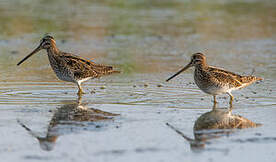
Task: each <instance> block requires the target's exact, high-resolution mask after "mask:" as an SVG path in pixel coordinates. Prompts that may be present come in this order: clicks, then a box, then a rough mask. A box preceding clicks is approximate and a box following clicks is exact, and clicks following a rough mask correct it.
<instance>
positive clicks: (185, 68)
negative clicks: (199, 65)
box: [166, 63, 191, 82]
mask: <svg viewBox="0 0 276 162" xmlns="http://www.w3.org/2000/svg"><path fill="white" fill-rule="evenodd" d="M190 66H191V63H189V64H188V65H186V66H185V67H184V68H182V69H181V70H179V71H178V72H177V73H175V74H174V75H173V76H171V77H170V78H169V79H167V80H166V82H168V81H170V80H171V79H172V78H174V77H176V76H177V75H179V74H180V73H182V72H183V71H185V70H187V69H188V68H189V67H190Z"/></svg>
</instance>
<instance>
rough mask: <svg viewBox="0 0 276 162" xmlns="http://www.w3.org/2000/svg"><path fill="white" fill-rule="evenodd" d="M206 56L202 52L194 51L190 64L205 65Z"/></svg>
mask: <svg viewBox="0 0 276 162" xmlns="http://www.w3.org/2000/svg"><path fill="white" fill-rule="evenodd" d="M205 64H206V57H205V55H204V54H202V53H195V54H193V55H192V57H191V62H190V66H197V65H205Z"/></svg>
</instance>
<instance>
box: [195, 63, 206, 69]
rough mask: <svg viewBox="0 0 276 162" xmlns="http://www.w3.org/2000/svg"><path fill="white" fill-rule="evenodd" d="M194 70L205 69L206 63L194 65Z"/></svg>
mask: <svg viewBox="0 0 276 162" xmlns="http://www.w3.org/2000/svg"><path fill="white" fill-rule="evenodd" d="M196 68H197V69H202V70H203V69H207V68H208V65H207V64H206V62H202V63H201V64H197V65H196Z"/></svg>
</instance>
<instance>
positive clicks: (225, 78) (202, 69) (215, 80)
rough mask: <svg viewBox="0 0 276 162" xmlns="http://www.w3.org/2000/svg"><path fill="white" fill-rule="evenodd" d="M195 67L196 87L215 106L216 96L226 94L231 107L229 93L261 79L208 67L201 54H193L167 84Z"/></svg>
mask: <svg viewBox="0 0 276 162" xmlns="http://www.w3.org/2000/svg"><path fill="white" fill-rule="evenodd" d="M192 66H194V67H195V71H194V80H195V83H196V85H197V86H198V87H199V88H200V89H201V90H202V91H203V92H205V93H207V94H210V95H213V97H214V104H216V103H217V102H216V95H219V94H224V93H227V94H228V95H229V96H230V102H229V103H230V105H231V106H232V102H233V99H234V97H233V95H232V94H231V91H233V90H237V89H241V88H244V87H246V86H248V85H250V84H252V83H254V82H256V81H258V80H262V78H258V77H255V76H241V75H238V74H235V73H232V72H229V71H226V70H223V69H220V68H217V67H213V66H209V65H208V64H207V63H206V57H205V55H204V54H202V53H195V54H193V55H192V57H191V61H190V63H189V64H188V65H186V66H185V67H184V68H182V69H181V70H180V71H178V72H177V73H176V74H174V75H173V76H171V77H170V78H169V79H167V80H166V81H167V82H168V81H169V80H171V79H172V78H174V77H175V76H177V75H178V74H180V73H181V72H183V71H185V70H187V69H188V68H189V67H192Z"/></svg>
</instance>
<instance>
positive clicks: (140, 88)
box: [0, 0, 276, 161]
mask: <svg viewBox="0 0 276 162" xmlns="http://www.w3.org/2000/svg"><path fill="white" fill-rule="evenodd" d="M45 33H49V34H51V35H52V36H53V37H54V38H55V40H56V42H57V47H58V48H59V49H60V50H62V51H64V52H69V53H74V54H76V55H79V56H82V57H84V58H88V59H91V60H93V61H94V62H96V63H101V64H106V65H113V66H115V68H116V69H119V70H121V71H122V73H121V74H118V75H111V76H108V77H103V78H101V79H95V80H91V81H88V82H86V83H85V84H84V85H83V87H84V89H85V92H86V94H85V95H84V96H83V99H84V101H86V102H88V105H87V107H88V108H91V107H95V108H100V109H101V110H103V111H108V112H111V113H116V114H120V115H121V116H122V117H121V118H119V122H117V120H115V121H116V122H115V125H116V124H117V125H116V128H115V126H113V125H114V124H113V125H112V126H111V128H109V129H104V130H103V131H98V132H97V131H96V132H89V131H85V130H82V133H72V132H70V131H69V133H72V134H70V135H66V134H67V133H68V132H62V131H61V132H62V133H61V134H65V135H64V136H63V137H62V138H59V140H57V146H56V148H55V149H56V150H55V151H54V152H52V153H51V154H45V153H44V152H42V151H41V150H39V149H38V148H39V146H38V144H37V141H36V139H33V138H32V137H31V136H30V135H29V134H28V133H27V132H25V130H24V129H23V128H22V127H20V126H19V125H18V123H17V122H16V119H18V118H19V119H20V120H22V121H23V123H25V124H26V125H28V126H29V127H31V129H33V130H35V131H37V132H40V133H41V134H43V133H44V134H45V132H46V131H45V130H46V129H47V127H48V123H49V121H50V119H51V116H53V111H54V110H56V109H58V108H60V107H61V106H64V104H68V103H74V102H73V100H76V99H77V96H76V92H77V87H76V86H75V85H74V84H71V83H67V82H63V81H60V80H58V79H57V78H56V76H55V74H54V72H53V71H52V69H51V67H50V65H49V61H48V57H47V54H46V51H45V50H42V51H40V52H39V53H37V54H36V55H34V56H32V57H31V58H29V59H28V60H27V61H26V62H24V63H23V64H22V65H20V66H16V64H17V63H18V61H20V60H21V59H22V58H23V57H25V56H26V55H27V54H29V53H30V52H31V51H32V50H33V49H35V48H36V47H37V46H38V45H39V41H40V39H41V38H42V37H43V36H44V34H45ZM196 52H202V53H204V54H205V55H206V57H207V63H208V64H210V65H214V66H218V67H222V68H225V69H227V70H229V71H233V72H236V73H238V74H243V75H249V74H251V73H252V72H253V74H254V75H256V76H258V77H262V78H264V82H261V83H260V84H254V85H252V86H249V87H247V88H245V89H243V90H241V91H235V92H233V95H234V96H235V101H234V112H235V113H237V114H242V115H243V116H245V117H248V118H249V119H251V120H253V121H254V122H258V123H262V124H263V126H262V127H260V128H256V129H251V130H248V131H245V132H242V133H237V134H236V135H235V136H233V137H230V138H222V140H221V141H219V142H217V143H215V145H211V149H209V150H208V149H206V150H208V151H207V152H204V153H203V154H201V155H202V156H198V154H191V153H190V152H189V149H187V148H188V145H187V143H184V142H183V139H180V138H178V135H177V134H176V133H175V132H173V131H171V130H168V129H167V127H166V126H165V125H164V123H165V122H170V123H172V124H173V125H175V126H176V127H177V128H179V129H180V130H181V131H184V132H189V134H188V135H189V136H192V130H193V124H194V123H193V122H194V121H195V120H196V118H197V117H198V116H199V115H200V114H202V113H205V112H206V111H207V110H210V109H211V108H212V102H211V96H209V95H207V94H204V93H203V92H201V91H200V90H199V89H198V87H197V86H196V85H195V84H194V81H193V68H191V69H189V70H187V71H186V72H184V73H183V74H181V75H179V76H178V77H177V78H175V79H174V80H172V81H171V82H169V83H166V82H165V80H166V79H167V78H168V77H169V76H171V75H172V74H174V73H175V72H176V71H178V70H179V69H180V68H182V67H183V66H184V65H186V64H187V63H188V62H189V61H190V57H191V55H192V54H193V53H196ZM275 79H276V1H275V0H212V1H208V0H35V1H34V0H0V112H1V113H0V129H1V130H2V131H0V136H1V140H0V145H1V148H0V155H1V157H2V158H3V159H5V158H6V159H9V160H10V161H21V160H23V161H24V160H25V161H29V160H30V159H31V160H46V161H47V160H48V161H55V160H57V161H58V160H60V159H63V161H64V159H65V160H66V161H76V160H79V159H78V158H76V157H82V158H80V159H81V160H84V161H85V160H86V161H91V159H93V160H94V159H96V161H108V160H115V161H116V160H117V161H129V159H134V160H137V161H139V160H140V161H145V159H147V160H149V161H150V160H152V159H154V160H155V161H158V160H159V161H162V160H163V161H186V160H187V159H188V160H189V159H192V160H191V161H201V160H202V161H206V160H208V161H221V160H222V161H227V160H228V161H239V160H241V161H254V160H255V161H266V160H267V161H273V160H275V150H276V149H275V141H276V140H275V137H274V136H273V135H275V133H276V132H275V130H276V129H275V127H276V126H275V123H276V122H275V105H276V93H275V89H276V82H275ZM90 92H91V93H90ZM94 92H95V93H94ZM218 102H219V107H220V108H227V106H226V105H228V96H227V95H225V96H223V95H221V96H219V97H218ZM65 107H66V105H65ZM118 123H119V124H118ZM118 125H119V126H118ZM121 125H123V127H122V128H121ZM88 127H91V126H90V125H88ZM69 128H70V127H69ZM69 130H70V129H69ZM137 134H138V135H137ZM270 137H271V138H270ZM76 139H78V140H76ZM233 141H234V142H233ZM273 142H274V143H273ZM72 146H74V147H72ZM95 146H97V147H95ZM107 146H108V147H107ZM69 148H70V150H68V149H69ZM137 150H138V151H137ZM210 151H213V152H212V154H210ZM214 152H215V153H214ZM91 155H93V156H91ZM118 155H119V156H118ZM141 155H143V156H141ZM152 155H155V156H152ZM157 155H158V156H157ZM227 155H229V156H227ZM134 157H135V158H134ZM225 157H231V158H227V159H225ZM195 158H196V159H197V160H194V159H195ZM273 158H274V159H273ZM231 159H233V160H231ZM248 159H250V160H248ZM9 160H6V161H9ZM154 160H153V161H154Z"/></svg>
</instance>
